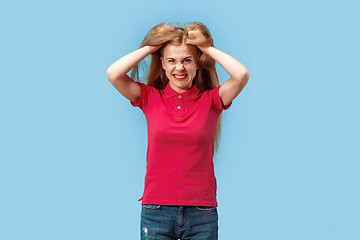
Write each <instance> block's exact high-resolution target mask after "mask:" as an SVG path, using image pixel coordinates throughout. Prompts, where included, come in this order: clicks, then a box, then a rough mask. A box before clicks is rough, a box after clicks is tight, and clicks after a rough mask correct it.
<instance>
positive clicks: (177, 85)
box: [160, 44, 199, 93]
mask: <svg viewBox="0 0 360 240" xmlns="http://www.w3.org/2000/svg"><path fill="white" fill-rule="evenodd" d="M160 60H161V63H162V67H163V69H164V70H165V74H166V76H167V78H168V79H169V84H170V87H171V88H172V89H173V90H175V91H176V92H178V93H182V92H185V91H186V90H188V89H189V88H191V86H192V83H193V80H194V77H195V76H196V70H197V69H198V68H199V66H198V64H197V59H196V47H195V46H194V45H188V44H182V45H175V44H167V45H166V46H165V48H164V49H163V55H162V57H161V58H160Z"/></svg>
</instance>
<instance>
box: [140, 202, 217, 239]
mask: <svg viewBox="0 0 360 240" xmlns="http://www.w3.org/2000/svg"><path fill="white" fill-rule="evenodd" d="M140 230H141V239H142V240H154V239H156V240H177V239H192V240H217V239H218V213H217V207H197V206H166V205H149V204H144V205H142V209H141V222H140Z"/></svg>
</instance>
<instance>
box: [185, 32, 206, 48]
mask: <svg viewBox="0 0 360 240" xmlns="http://www.w3.org/2000/svg"><path fill="white" fill-rule="evenodd" d="M187 43H188V44H193V45H195V46H197V47H198V48H199V49H200V50H201V51H203V50H204V49H206V48H208V47H210V46H211V45H210V43H209V39H208V38H206V36H205V35H204V34H203V33H202V32H201V31H199V30H189V31H188V38H187Z"/></svg>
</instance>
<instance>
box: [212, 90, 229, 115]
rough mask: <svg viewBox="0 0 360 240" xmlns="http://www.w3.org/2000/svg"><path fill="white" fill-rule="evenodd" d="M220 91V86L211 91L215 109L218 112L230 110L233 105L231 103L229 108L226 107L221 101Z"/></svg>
mask: <svg viewBox="0 0 360 240" xmlns="http://www.w3.org/2000/svg"><path fill="white" fill-rule="evenodd" d="M219 89H220V86H218V87H216V88H214V89H212V90H211V92H212V93H211V96H212V97H213V102H214V107H215V109H216V110H217V111H222V110H228V109H229V108H230V106H231V104H232V102H231V103H229V104H228V105H227V106H224V104H223V102H222V101H221V98H220V95H219Z"/></svg>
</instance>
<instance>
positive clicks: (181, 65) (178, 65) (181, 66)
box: [176, 63, 184, 70]
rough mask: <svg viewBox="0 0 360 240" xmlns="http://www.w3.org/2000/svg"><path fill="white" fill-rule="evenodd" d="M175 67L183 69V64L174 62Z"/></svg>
mask: <svg viewBox="0 0 360 240" xmlns="http://www.w3.org/2000/svg"><path fill="white" fill-rule="evenodd" d="M176 69H177V70H183V69H184V65H183V64H182V63H178V64H176Z"/></svg>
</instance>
